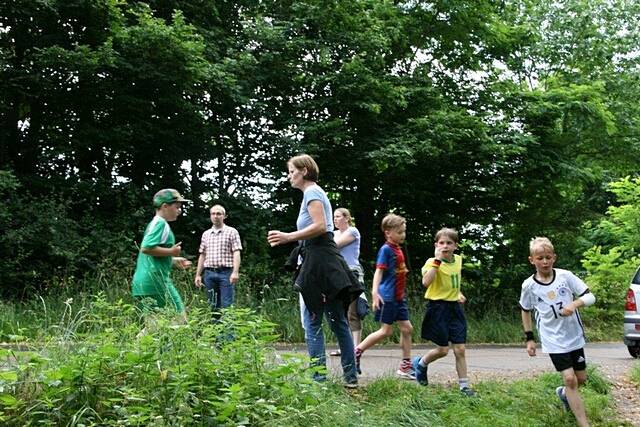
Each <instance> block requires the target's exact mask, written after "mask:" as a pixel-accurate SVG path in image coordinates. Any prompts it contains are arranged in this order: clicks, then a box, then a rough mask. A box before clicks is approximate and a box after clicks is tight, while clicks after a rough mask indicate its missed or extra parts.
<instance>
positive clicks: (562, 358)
mask: <svg viewBox="0 0 640 427" xmlns="http://www.w3.org/2000/svg"><path fill="white" fill-rule="evenodd" d="M549 356H550V357H551V361H552V362H553V366H555V367H556V371H558V372H562V371H564V370H565V369H569V368H573V370H574V371H584V370H585V369H587V358H586V357H585V356H584V348H580V349H578V350H573V351H572V352H569V353H549Z"/></svg>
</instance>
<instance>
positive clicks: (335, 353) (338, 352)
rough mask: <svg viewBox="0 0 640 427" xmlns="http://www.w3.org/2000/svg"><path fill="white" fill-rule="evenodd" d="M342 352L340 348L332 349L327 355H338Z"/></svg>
mask: <svg viewBox="0 0 640 427" xmlns="http://www.w3.org/2000/svg"><path fill="white" fill-rule="evenodd" d="M341 354H342V352H341V351H340V349H337V350H333V351H331V352H330V353H329V356H340V355H341Z"/></svg>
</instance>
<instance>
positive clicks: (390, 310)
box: [375, 300, 409, 325]
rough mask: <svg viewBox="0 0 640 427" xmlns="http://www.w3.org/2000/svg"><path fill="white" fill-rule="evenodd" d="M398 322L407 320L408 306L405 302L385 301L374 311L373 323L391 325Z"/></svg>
mask: <svg viewBox="0 0 640 427" xmlns="http://www.w3.org/2000/svg"><path fill="white" fill-rule="evenodd" d="M400 320H409V306H408V305H407V300H402V301H385V302H384V304H382V307H380V308H379V309H377V310H376V314H375V321H376V322H382V323H384V324H387V325H393V323H394V322H397V321H400Z"/></svg>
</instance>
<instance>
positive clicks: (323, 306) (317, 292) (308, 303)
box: [267, 154, 363, 386]
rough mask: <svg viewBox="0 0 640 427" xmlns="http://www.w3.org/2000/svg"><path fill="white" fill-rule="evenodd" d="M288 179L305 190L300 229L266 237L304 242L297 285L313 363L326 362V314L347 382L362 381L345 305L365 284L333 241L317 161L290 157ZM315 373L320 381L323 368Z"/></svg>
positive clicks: (277, 241)
mask: <svg viewBox="0 0 640 427" xmlns="http://www.w3.org/2000/svg"><path fill="white" fill-rule="evenodd" d="M287 168H288V171H289V173H288V175H287V178H288V180H289V183H290V184H291V186H292V187H293V188H297V189H298V190H301V191H302V192H303V198H302V203H301V205H300V212H299V213H298V219H297V221H296V228H297V231H293V232H290V233H285V232H282V231H279V230H271V231H269V234H268V236H267V240H268V241H269V244H270V245H271V246H276V245H282V244H286V243H291V242H297V241H302V251H301V252H302V253H303V261H302V265H301V266H300V271H299V273H298V276H297V278H296V283H295V286H296V288H297V289H299V291H300V293H301V295H302V298H303V300H304V305H305V308H304V311H303V315H302V316H303V324H304V329H305V339H306V341H307V350H308V351H309V356H310V357H311V360H312V363H313V364H314V365H316V366H326V355H325V346H324V335H323V332H322V318H323V317H326V318H327V320H328V322H329V326H330V327H331V330H332V331H333V333H334V334H335V335H336V337H337V339H338V345H339V347H340V349H341V350H342V356H341V364H342V371H343V375H344V380H345V384H346V385H347V386H355V385H357V383H358V377H357V374H356V366H355V357H354V353H353V349H354V346H353V340H352V338H351V333H350V330H349V323H348V322H347V318H346V314H345V313H346V308H347V306H348V305H349V304H350V303H351V301H353V300H354V299H355V298H357V297H358V295H359V294H360V293H362V291H363V289H362V285H361V284H360V283H359V282H358V281H357V280H355V278H353V275H352V274H350V272H349V267H348V266H347V263H346V262H345V260H344V259H343V258H342V257H341V256H340V252H339V251H338V247H337V246H336V243H335V241H334V240H333V222H332V215H333V212H332V209H331V204H330V203H329V199H328V198H327V195H326V193H325V192H324V190H323V189H322V188H320V186H319V185H318V184H316V181H317V180H318V174H319V170H318V165H317V164H316V162H315V160H313V158H312V157H311V156H309V155H307V154H301V155H299V156H295V157H292V158H291V159H289V161H288V162H287ZM314 378H315V379H316V380H318V381H322V380H324V379H325V378H326V374H325V373H323V372H315V373H314Z"/></svg>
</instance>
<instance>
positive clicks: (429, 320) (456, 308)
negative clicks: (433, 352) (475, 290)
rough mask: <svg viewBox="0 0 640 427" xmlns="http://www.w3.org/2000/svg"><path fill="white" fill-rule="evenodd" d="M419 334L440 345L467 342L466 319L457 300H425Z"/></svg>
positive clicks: (445, 345)
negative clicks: (425, 305) (425, 304)
mask: <svg viewBox="0 0 640 427" xmlns="http://www.w3.org/2000/svg"><path fill="white" fill-rule="evenodd" d="M421 336H422V338H423V339H425V340H429V341H433V342H434V343H435V344H436V345H438V346H440V347H447V346H448V345H449V342H451V343H452V344H464V343H466V342H467V319H466V318H465V316H464V310H463V309H462V304H460V303H459V302H457V301H440V300H427V307H426V309H425V313H424V319H423V320H422V333H421Z"/></svg>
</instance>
